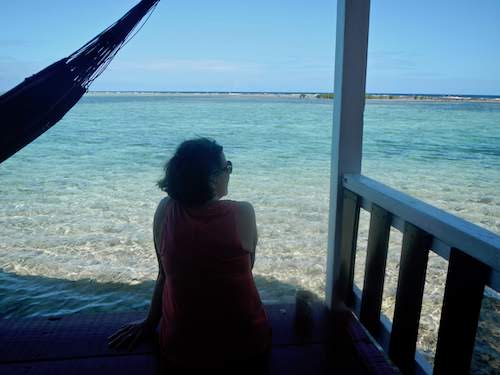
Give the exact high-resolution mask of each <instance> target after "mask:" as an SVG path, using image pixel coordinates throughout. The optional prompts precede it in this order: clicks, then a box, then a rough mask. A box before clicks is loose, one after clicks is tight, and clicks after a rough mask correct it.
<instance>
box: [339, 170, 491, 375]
mask: <svg viewBox="0 0 500 375" xmlns="http://www.w3.org/2000/svg"><path fill="white" fill-rule="evenodd" d="M342 185H343V203H342V208H341V217H340V218H341V223H342V224H341V226H342V228H341V234H340V238H341V239H340V270H339V277H338V280H337V281H336V285H335V288H336V289H337V290H336V293H338V295H339V296H340V298H341V300H342V301H344V303H345V304H346V305H347V306H349V307H352V308H353V309H354V310H355V311H356V312H357V313H358V315H359V318H360V320H361V322H362V323H363V325H364V326H365V327H366V328H367V330H368V331H369V332H370V333H371V334H372V335H373V336H374V338H375V339H376V340H377V341H378V342H379V343H380V344H381V345H382V347H383V348H384V349H385V350H386V352H387V353H388V355H389V357H390V358H391V360H392V361H393V362H394V363H395V364H396V365H397V366H398V367H399V368H400V369H401V370H402V371H403V373H413V372H423V373H428V372H430V371H431V368H430V366H429V364H426V363H424V361H423V360H422V357H421V356H419V355H418V353H416V341H417V333H418V325H419V320H420V312H421V306H422V297H423V290H424V284H425V274H426V268H427V260H428V254H429V251H433V252H435V253H436V254H438V255H440V256H441V257H443V258H445V259H447V260H448V273H447V281H446V287H445V295H444V300H443V308H442V312H441V322H440V327H439V333H438V343H437V350H436V357H435V362H434V369H433V371H434V373H457V372H460V373H462V372H467V370H468V369H469V367H470V361H471V358H472V351H473V347H474V340H475V336H476V330H477V324H478V319H479V312H480V308H481V300H482V297H483V293H484V287H485V286H486V285H488V286H490V287H491V288H492V289H494V290H495V291H497V292H498V291H499V290H500V236H498V235H496V234H494V233H492V232H490V231H488V230H486V229H483V228H480V227H478V226H476V225H474V224H472V223H470V222H467V221H465V220H463V219H460V218H458V217H456V216H453V215H451V214H449V213H447V212H445V211H443V210H440V209H438V208H436V207H433V206H431V205H429V204H426V203H424V202H422V201H420V200H418V199H415V198H413V197H411V196H409V195H407V194H404V193H401V192H399V191H397V190H394V189H392V188H390V187H387V186H385V185H383V184H381V183H379V182H377V181H374V180H372V179H370V178H368V177H365V176H362V175H349V174H347V175H344V176H343V179H342ZM360 208H363V209H365V210H367V211H369V212H370V213H371V219H370V229H369V236H368V247H367V260H366V266H365V278H364V286H363V290H362V292H361V291H359V289H357V288H355V287H354V285H353V277H354V262H355V252H356V242H357V232H358V221H359V210H360ZM391 227H394V228H397V229H399V230H400V231H401V232H403V244H402V253H401V262H400V270H399V278H398V287H397V292H396V304H395V310H394V318H393V321H392V322H390V321H388V320H387V319H385V318H384V317H382V319H381V304H382V292H383V285H384V277H385V267H386V258H387V249H388V242H389V233H390V228H391ZM353 288H354V289H353Z"/></svg>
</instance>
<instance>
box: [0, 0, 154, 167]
mask: <svg viewBox="0 0 500 375" xmlns="http://www.w3.org/2000/svg"><path fill="white" fill-rule="evenodd" d="M158 2H159V0H142V1H141V2H140V3H138V4H137V5H136V6H135V7H133V8H132V9H131V10H129V12H128V13H127V14H125V15H124V16H123V17H122V18H121V19H119V20H118V21H116V22H115V23H114V24H113V25H111V26H110V27H108V28H107V29H106V30H104V31H103V32H102V33H100V34H99V35H97V36H96V37H95V38H93V39H92V40H90V41H89V42H88V43H87V44H85V45H84V46H83V47H81V48H80V49H79V50H77V51H75V52H73V53H72V54H71V55H70V56H68V57H66V58H64V59H61V60H59V61H57V62H55V63H53V64H52V65H49V66H48V67H46V68H45V69H43V70H41V71H40V72H38V73H36V74H35V75H33V76H31V77H28V78H26V79H25V80H24V81H23V82H21V83H20V84H19V85H17V86H16V87H14V88H13V89H11V90H10V91H8V92H6V93H5V94H3V95H2V96H0V163H1V162H3V161H4V160H6V159H7V158H9V157H11V156H12V155H14V154H15V153H16V152H17V151H19V150H20V149H21V148H23V147H24V146H26V145H27V144H28V143H30V142H32V141H34V140H35V139H36V138H37V137H39V136H40V135H41V134H43V133H44V132H45V131H47V130H48V129H50V128H51V127H52V126H53V125H55V124H56V123H57V122H58V121H59V120H60V119H61V118H62V117H63V116H64V115H65V114H66V112H68V111H69V110H70V109H71V107H73V106H74V105H75V104H76V103H77V102H78V100H79V99H80V98H81V97H82V95H83V94H84V93H85V92H86V91H87V89H88V87H89V85H90V84H91V83H92V82H93V81H94V80H95V79H96V78H97V77H98V76H99V74H101V73H102V72H103V71H104V69H106V67H107V66H108V64H109V63H110V62H111V60H112V59H113V57H114V56H115V55H116V53H117V52H118V50H119V49H120V48H121V47H122V46H123V45H124V44H125V43H126V42H128V41H129V40H130V39H131V38H132V37H133V36H134V35H135V34H134V35H131V36H130V38H128V36H129V34H130V33H131V31H132V30H133V29H134V28H135V27H136V26H137V24H138V23H139V22H140V20H141V19H142V18H143V17H144V16H145V15H146V14H148V13H149V14H151V13H150V12H152V11H153V9H154V7H155V6H156V4H157V3H158ZM146 21H147V19H146ZM146 21H144V22H146ZM143 25H144V23H143ZM141 27H142V26H141ZM137 31H139V30H137Z"/></svg>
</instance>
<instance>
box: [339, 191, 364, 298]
mask: <svg viewBox="0 0 500 375" xmlns="http://www.w3.org/2000/svg"><path fill="white" fill-rule="evenodd" d="M358 223H359V198H358V196H357V195H356V194H354V193H352V192H350V191H349V190H346V189H344V200H343V208H342V234H341V258H340V272H339V280H338V287H339V297H340V299H341V300H342V301H344V303H345V304H346V305H347V306H349V307H352V306H353V304H354V296H353V291H352V285H353V280H354V261H355V257H356V242H357V238H358Z"/></svg>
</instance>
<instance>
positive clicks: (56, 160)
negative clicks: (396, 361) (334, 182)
mask: <svg viewBox="0 0 500 375" xmlns="http://www.w3.org/2000/svg"><path fill="white" fill-rule="evenodd" d="M332 108H333V104H332V101H330V100H322V99H316V98H312V97H311V98H305V99H300V98H299V97H298V96H292V95H196V94H189V95H188V94H182V95H181V94H178V95H174V94H146V93H137V94H133V93H123V94H119V93H110V94H104V93H90V94H87V95H86V96H85V97H84V98H83V99H82V100H81V101H80V102H79V103H78V104H77V105H76V106H75V108H73V109H72V110H71V111H70V113H68V114H67V115H66V116H65V117H64V119H63V120H62V121H61V122H60V123H59V124H57V125H56V126H55V127H54V128H52V129H51V130H49V131H48V132H47V133H45V134H44V135H43V136H42V137H40V138H39V139H38V140H36V141H35V142H34V143H32V144H31V145H29V146H27V147H26V148H24V149H23V150H22V151H20V152H18V153H17V154H16V155H15V156H13V157H12V158H11V159H9V160H7V161H5V162H4V163H2V164H1V165H0V181H1V184H0V238H1V241H0V296H1V298H0V317H4V318H9V317H27V316H37V315H38V316H40V315H54V314H68V313H77V312H96V311H126V310H146V309H147V308H148V305H149V300H150V297H151V292H152V287H153V283H154V281H153V280H154V279H155V277H156V272H157V263H156V257H155V253H154V248H153V244H152V228H151V225H152V217H153V213H154V210H155V208H156V204H157V203H158V201H159V200H160V199H161V198H162V196H163V193H162V192H161V191H159V190H158V189H157V188H156V186H155V183H156V181H157V180H158V179H159V178H160V177H161V174H162V167H163V164H164V162H165V161H166V160H167V158H168V157H169V156H170V155H171V153H172V152H173V151H174V149H175V147H176V146H177V145H178V144H179V143H180V142H181V141H183V140H185V139H188V138H191V137H195V136H208V137H212V138H214V139H216V140H217V141H218V142H219V143H220V144H221V145H223V146H224V151H225V153H226V157H227V158H228V159H229V160H231V161H232V162H233V166H234V170H233V174H232V176H231V181H230V186H229V190H230V194H229V197H228V198H230V199H237V200H248V201H250V202H252V203H253V204H254V206H255V208H256V214H257V221H258V230H259V246H258V249H257V260H256V265H255V269H254V273H255V275H256V282H257V284H258V287H259V290H260V293H261V296H262V298H263V300H264V301H267V302H270V301H283V300H289V299H293V298H294V293H295V290H296V289H297V288H306V289H309V290H312V291H314V292H315V293H317V294H318V295H320V296H321V295H322V294H323V290H324V283H325V280H324V275H325V271H326V267H325V261H326V238H327V226H328V222H327V217H328V212H327V207H328V194H329V171H330V145H331V127H332V125H331V124H332ZM363 143H364V144H363V173H364V174H366V175H368V176H369V177H372V178H375V179H377V180H379V181H381V182H383V183H385V184H388V185H390V186H392V187H394V188H396V189H399V190H402V191H404V192H407V193H409V194H412V195H414V196H416V197H418V198H421V199H423V200H425V201H426V202H428V203H431V204H433V205H436V206H437V207H440V208H443V209H446V210H448V211H450V212H452V213H454V214H456V215H458V216H460V217H462V218H465V219H467V220H469V221H472V222H473V223H475V224H477V225H480V226H482V227H484V228H486V229H488V230H490V231H492V232H494V233H496V234H499V233H500V188H499V187H500V102H498V101H497V102H494V101H490V102H486V101H485V102H481V101H474V102H467V101H412V100H369V101H368V102H367V105H366V111H365V133H364V141H363ZM359 237H360V238H359V249H358V251H359V254H358V259H357V264H359V267H357V274H356V281H357V282H358V283H360V284H361V285H362V269H361V266H362V265H363V263H364V258H363V256H364V249H365V247H366V237H367V217H366V215H363V217H362V222H361V224H360V235H359ZM400 237H401V236H400V234H399V233H397V232H394V233H393V235H391V249H390V255H389V263H388V273H387V277H386V290H385V292H384V312H386V314H388V315H389V316H390V314H391V312H392V310H391V309H392V307H393V303H394V298H393V297H394V293H395V285H396V284H395V282H396V281H395V278H396V275H397V267H398V259H399V258H398V256H399V246H400V244H401V239H400ZM446 267H447V265H446V262H445V261H444V260H441V259H440V258H438V257H437V256H436V257H431V260H430V263H429V270H428V275H427V284H426V291H425V296H424V311H423V312H422V323H421V329H420V332H419V347H420V348H421V349H422V350H423V351H424V353H426V355H428V356H429V358H431V357H432V352H433V348H434V346H435V331H436V327H437V325H438V324H439V309H440V303H441V301H442V293H443V289H442V286H443V283H444V278H443V277H444V276H443V275H444V274H445V272H444V271H445V270H446ZM499 313H500V304H499V302H498V298H497V296H496V294H495V293H493V292H492V291H491V290H490V291H487V298H485V303H484V304H483V309H482V315H481V316H482V320H481V324H480V329H479V336H478V340H477V342H478V344H477V347H476V352H477V353H476V356H475V359H474V361H475V362H474V366H475V367H474V368H475V372H477V373H479V372H481V371H483V370H484V371H487V368H486V367H484V364H485V363H488V364H489V365H488V366H489V368H490V369H492V368H500V359H499V357H500V355H499V348H498V346H499V344H498V343H499V342H500V334H499V331H500V330H499V329H498V326H499ZM390 317H391V316H390ZM481 369H482V370H481Z"/></svg>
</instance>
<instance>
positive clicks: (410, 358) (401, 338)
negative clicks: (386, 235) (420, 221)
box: [389, 223, 432, 373]
mask: <svg viewBox="0 0 500 375" xmlns="http://www.w3.org/2000/svg"><path fill="white" fill-rule="evenodd" d="M431 239H432V238H431V236H429V235H428V234H427V233H425V232H424V231H422V230H420V229H419V228H417V227H415V226H414V225H412V224H410V223H406V225H405V230H404V235H403V246H402V251H401V261H400V267H399V278H398V288H397V292H396V306H395V308H394V318H393V323H392V332H391V341H390V344H389V357H390V358H391V359H392V360H393V361H394V363H395V364H396V365H397V366H398V367H399V368H400V370H401V371H402V372H403V373H412V372H413V369H414V364H415V350H416V345H417V335H418V325H419V321H420V312H421V308H422V296H423V293H424V285H425V273H426V269H427V260H428V258H429V249H430V244H431Z"/></svg>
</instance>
